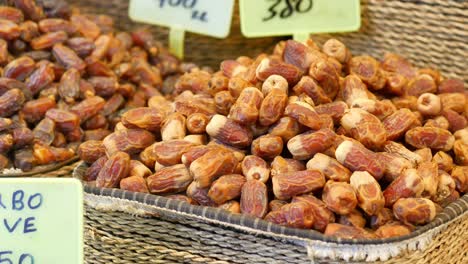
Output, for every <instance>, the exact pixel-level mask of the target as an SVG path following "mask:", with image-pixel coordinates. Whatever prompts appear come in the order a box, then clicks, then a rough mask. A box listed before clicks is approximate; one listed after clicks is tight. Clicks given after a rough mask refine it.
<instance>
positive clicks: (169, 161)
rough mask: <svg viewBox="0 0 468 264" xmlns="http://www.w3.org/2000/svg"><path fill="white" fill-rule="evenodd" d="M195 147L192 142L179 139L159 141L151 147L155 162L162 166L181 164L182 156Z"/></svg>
mask: <svg viewBox="0 0 468 264" xmlns="http://www.w3.org/2000/svg"><path fill="white" fill-rule="evenodd" d="M194 146H196V145H195V144H193V143H192V142H189V141H186V140H180V139H172V140H167V141H161V142H158V143H156V144H154V145H153V153H154V157H155V159H156V161H157V162H159V163H160V164H161V165H163V166H171V165H176V164H178V163H181V158H182V155H183V154H184V153H185V152H187V151H188V150H189V149H190V148H192V147H194Z"/></svg>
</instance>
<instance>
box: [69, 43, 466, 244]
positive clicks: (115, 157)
mask: <svg viewBox="0 0 468 264" xmlns="http://www.w3.org/2000/svg"><path fill="white" fill-rule="evenodd" d="M171 88H172V89H173V90H172V91H169V90H168V91H167V92H170V93H171V94H172V95H173V98H172V99H171V100H169V99H168V98H165V97H163V96H160V95H157V96H153V97H151V98H150V99H149V100H148V105H147V106H146V107H139V108H134V109H131V110H128V111H126V112H125V113H124V114H123V115H122V116H121V122H120V123H118V124H117V125H116V126H115V131H114V132H113V133H112V134H110V135H108V136H107V137H105V138H104V140H102V141H99V140H90V141H87V142H84V143H82V144H81V146H80V147H79V150H78V153H79V155H80V157H81V159H83V160H84V161H86V162H87V163H88V164H89V165H90V167H89V168H88V169H87V171H86V175H85V177H84V178H85V180H86V181H88V182H89V184H91V185H95V186H98V187H107V188H121V189H124V190H130V191H136V192H146V193H153V194H158V195H165V196H167V197H171V198H174V199H180V200H183V201H186V202H188V203H191V204H199V205H204V206H214V207H219V208H223V209H225V210H228V211H230V212H232V213H242V214H248V215H251V216H254V217H258V218H263V219H265V220H267V221H271V222H273V223H277V224H280V225H286V226H290V227H296V228H304V229H315V230H318V231H320V232H323V233H325V234H326V235H334V236H339V237H345V238H375V237H382V238H386V237H392V236H400V235H404V234H408V233H409V232H411V231H412V230H413V228H414V227H415V225H423V224H426V223H428V222H430V221H431V220H432V219H433V218H434V217H435V215H436V213H437V212H438V211H439V210H441V208H442V207H443V206H446V205H447V204H448V203H450V202H452V201H454V200H456V199H457V198H459V197H460V196H461V195H463V194H464V193H465V192H467V190H468V128H467V117H468V104H467V96H468V93H467V92H466V91H465V89H464V83H463V81H461V80H457V79H449V78H444V77H443V76H441V74H440V73H439V72H438V71H437V70H434V69H428V68H425V69H417V68H416V67H414V66H413V65H412V64H411V63H410V62H408V61H407V60H405V59H404V58H402V57H401V56H398V55H395V54H387V55H385V57H384V58H383V61H377V60H376V59H374V58H372V57H370V56H352V55H351V53H350V51H349V50H348V49H347V48H346V47H345V45H344V44H343V43H341V42H339V41H338V40H335V39H330V40H328V41H327V42H326V43H324V44H323V46H322V47H321V48H319V47H318V46H317V45H316V44H315V43H314V42H313V41H312V40H309V41H308V42H307V43H299V42H296V41H293V40H288V41H285V42H280V43H279V44H278V45H277V46H276V47H275V50H274V53H273V54H272V55H266V54H261V55H259V56H258V57H256V58H248V57H239V58H237V59H236V60H226V61H223V62H222V63H221V66H220V70H219V71H218V72H215V73H210V72H207V71H203V70H200V69H198V68H194V69H192V70H191V71H190V72H187V73H185V74H184V75H182V76H181V77H180V78H179V79H178V80H177V82H176V83H175V85H174V86H173V87H171Z"/></svg>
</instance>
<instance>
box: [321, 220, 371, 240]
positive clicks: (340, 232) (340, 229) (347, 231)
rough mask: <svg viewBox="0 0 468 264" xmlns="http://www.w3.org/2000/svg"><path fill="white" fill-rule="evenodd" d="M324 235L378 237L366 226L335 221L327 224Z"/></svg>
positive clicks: (358, 237) (352, 237) (356, 237)
mask: <svg viewBox="0 0 468 264" xmlns="http://www.w3.org/2000/svg"><path fill="white" fill-rule="evenodd" d="M324 235H326V236H335V237H340V238H349V239H363V238H364V239H370V238H377V236H376V235H375V234H374V233H371V232H369V231H367V230H366V229H364V228H360V227H355V226H347V225H342V224H335V223H331V224H329V225H327V228H326V229H325V231H324Z"/></svg>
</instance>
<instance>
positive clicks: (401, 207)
mask: <svg viewBox="0 0 468 264" xmlns="http://www.w3.org/2000/svg"><path fill="white" fill-rule="evenodd" d="M393 213H394V214H395V217H396V218H397V219H398V220H400V221H401V222H403V223H404V224H410V225H411V224H413V225H423V224H427V223H429V222H430V221H432V220H433V219H434V217H435V215H436V206H435V204H434V203H433V202H432V201H431V200H429V199H426V198H401V199H398V201H396V203H395V204H394V205H393Z"/></svg>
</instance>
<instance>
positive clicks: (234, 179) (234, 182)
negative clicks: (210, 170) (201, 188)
mask: <svg viewBox="0 0 468 264" xmlns="http://www.w3.org/2000/svg"><path fill="white" fill-rule="evenodd" d="M245 182H246V179H245V177H244V176H242V175H240V174H228V175H224V176H221V177H219V178H218V179H217V180H215V181H214V182H213V184H211V187H210V190H209V191H208V197H210V198H211V200H213V201H214V202H215V203H217V204H223V203H225V202H227V201H229V200H232V199H236V198H238V197H239V196H240V195H241V190H242V186H243V185H244V183H245Z"/></svg>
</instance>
